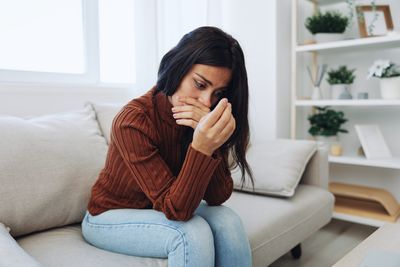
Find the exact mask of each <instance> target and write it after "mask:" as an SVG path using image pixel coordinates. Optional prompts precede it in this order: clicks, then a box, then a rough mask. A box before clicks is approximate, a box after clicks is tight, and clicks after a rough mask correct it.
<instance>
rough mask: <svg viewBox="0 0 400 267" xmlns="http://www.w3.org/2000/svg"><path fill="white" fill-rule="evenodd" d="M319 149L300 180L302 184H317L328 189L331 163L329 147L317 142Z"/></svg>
mask: <svg viewBox="0 0 400 267" xmlns="http://www.w3.org/2000/svg"><path fill="white" fill-rule="evenodd" d="M317 146H318V147H317V151H316V152H315V153H314V155H313V156H312V157H311V159H310V161H309V162H308V164H307V167H306V169H305V170H304V173H303V176H302V178H301V180H300V183H301V184H308V185H315V186H319V187H322V188H325V189H328V183H329V163H328V147H327V146H326V145H324V144H323V143H322V142H317Z"/></svg>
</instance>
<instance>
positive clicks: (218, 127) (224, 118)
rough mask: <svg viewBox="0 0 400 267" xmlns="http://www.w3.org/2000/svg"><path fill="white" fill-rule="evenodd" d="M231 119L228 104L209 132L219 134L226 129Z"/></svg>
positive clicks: (230, 110)
mask: <svg viewBox="0 0 400 267" xmlns="http://www.w3.org/2000/svg"><path fill="white" fill-rule="evenodd" d="M231 117H232V105H231V104H230V103H228V104H227V106H226V108H225V110H224V112H223V113H222V115H221V117H220V118H219V119H218V121H217V122H216V123H215V124H214V125H213V126H212V128H211V129H210V130H211V131H212V132H213V133H215V134H219V133H220V132H222V130H223V129H224V128H225V127H226V125H227V124H228V122H229V121H230V119H231Z"/></svg>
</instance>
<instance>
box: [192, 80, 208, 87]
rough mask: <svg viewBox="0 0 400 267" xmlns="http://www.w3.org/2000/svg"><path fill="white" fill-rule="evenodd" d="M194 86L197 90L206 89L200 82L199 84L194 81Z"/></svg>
mask: <svg viewBox="0 0 400 267" xmlns="http://www.w3.org/2000/svg"><path fill="white" fill-rule="evenodd" d="M194 84H195V86H196V87H197V88H199V89H204V88H205V87H206V85H205V84H203V83H201V82H199V81H196V80H194Z"/></svg>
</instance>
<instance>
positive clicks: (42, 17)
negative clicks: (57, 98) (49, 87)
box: [0, 0, 85, 73]
mask: <svg viewBox="0 0 400 267" xmlns="http://www.w3.org/2000/svg"><path fill="white" fill-rule="evenodd" d="M0 3H1V4H0V36H1V42H0V58H1V60H0V69H8V70H23V71H38V72H58V73H83V72H84V71H85V60H84V42H83V21H82V3H81V0H65V1H53V0H35V1H31V0H12V1H11V0H0Z"/></svg>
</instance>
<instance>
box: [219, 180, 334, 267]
mask: <svg viewBox="0 0 400 267" xmlns="http://www.w3.org/2000/svg"><path fill="white" fill-rule="evenodd" d="M224 205H226V206H228V207H230V208H232V209H233V210H235V211H236V212H237V213H238V214H239V215H240V217H241V218H242V221H243V224H244V227H245V230H246V232H247V235H248V236H249V239H250V245H251V248H252V254H253V266H255V267H257V266H263V267H265V266H266V265H267V264H270V263H272V262H273V261H275V260H276V259H277V258H279V257H280V256H282V255H283V254H285V253H286V252H288V251H290V250H291V249H292V248H293V247H294V246H295V245H296V244H298V243H300V242H302V241H303V240H305V239H306V238H308V237H309V236H310V235H311V234H312V233H314V232H316V231H317V230H318V229H320V228H321V227H322V226H324V225H325V224H327V223H328V222H329V221H330V219H331V217H332V211H333V205H334V197H333V195H332V194H331V193H330V192H329V191H327V190H324V189H322V188H319V187H316V186H311V185H304V184H300V185H299V186H298V188H297V189H296V194H295V195H294V196H293V197H292V198H289V199H288V198H277V197H267V196H264V195H254V194H249V193H245V192H237V191H235V192H234V193H233V194H232V196H231V198H229V199H228V201H227V202H226V203H225V204H224Z"/></svg>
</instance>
